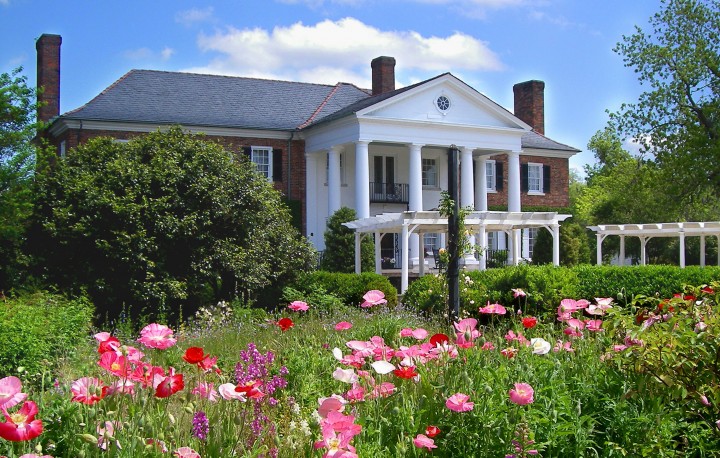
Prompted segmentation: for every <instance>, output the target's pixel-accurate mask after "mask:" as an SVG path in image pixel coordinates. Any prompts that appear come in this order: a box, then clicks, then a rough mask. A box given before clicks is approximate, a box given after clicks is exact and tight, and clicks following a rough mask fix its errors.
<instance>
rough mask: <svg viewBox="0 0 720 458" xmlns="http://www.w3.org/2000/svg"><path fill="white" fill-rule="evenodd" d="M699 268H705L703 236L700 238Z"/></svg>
mask: <svg viewBox="0 0 720 458" xmlns="http://www.w3.org/2000/svg"><path fill="white" fill-rule="evenodd" d="M700 267H705V236H704V235H701V236H700Z"/></svg>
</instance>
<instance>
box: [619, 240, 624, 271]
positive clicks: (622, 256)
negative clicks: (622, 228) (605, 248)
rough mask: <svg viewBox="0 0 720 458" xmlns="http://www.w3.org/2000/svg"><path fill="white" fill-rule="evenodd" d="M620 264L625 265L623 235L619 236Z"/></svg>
mask: <svg viewBox="0 0 720 458" xmlns="http://www.w3.org/2000/svg"><path fill="white" fill-rule="evenodd" d="M620 265H621V266H624V265H625V236H624V235H621V236H620Z"/></svg>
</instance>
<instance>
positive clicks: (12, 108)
mask: <svg viewBox="0 0 720 458" xmlns="http://www.w3.org/2000/svg"><path fill="white" fill-rule="evenodd" d="M21 72H22V68H18V69H16V70H14V71H12V72H11V73H3V74H0V289H2V290H7V289H8V288H11V287H15V286H18V285H19V282H20V278H21V272H22V271H23V270H24V267H25V264H26V259H25V256H24V255H23V252H22V245H23V241H24V239H25V233H26V230H27V226H28V221H29V216H30V214H31V212H32V195H33V194H32V181H31V179H32V175H33V171H34V165H35V146H34V145H33V143H32V140H33V137H34V136H35V133H36V132H37V129H38V127H39V125H38V124H37V123H36V121H35V114H36V111H37V105H36V104H35V90H34V89H33V88H31V87H28V85H27V78H26V77H25V76H23V75H21Z"/></svg>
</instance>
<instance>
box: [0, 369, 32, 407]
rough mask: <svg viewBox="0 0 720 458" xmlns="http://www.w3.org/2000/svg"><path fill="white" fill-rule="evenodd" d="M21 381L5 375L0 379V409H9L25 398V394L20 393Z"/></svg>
mask: <svg viewBox="0 0 720 458" xmlns="http://www.w3.org/2000/svg"><path fill="white" fill-rule="evenodd" d="M21 391H22V382H21V381H20V379H19V378H17V377H13V376H10V377H5V378H1V379H0V409H5V410H7V409H9V408H10V407H14V406H15V405H17V404H20V403H21V402H23V401H24V400H25V399H26V398H27V394H25V393H21Z"/></svg>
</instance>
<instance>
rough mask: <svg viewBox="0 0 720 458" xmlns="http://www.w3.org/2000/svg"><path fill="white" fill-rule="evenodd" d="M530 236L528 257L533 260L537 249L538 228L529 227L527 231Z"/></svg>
mask: <svg viewBox="0 0 720 458" xmlns="http://www.w3.org/2000/svg"><path fill="white" fill-rule="evenodd" d="M526 230H527V234H528V255H529V256H530V257H531V258H532V255H533V250H534V249H535V241H536V240H537V234H538V228H537V227H529V228H527V229H526Z"/></svg>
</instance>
